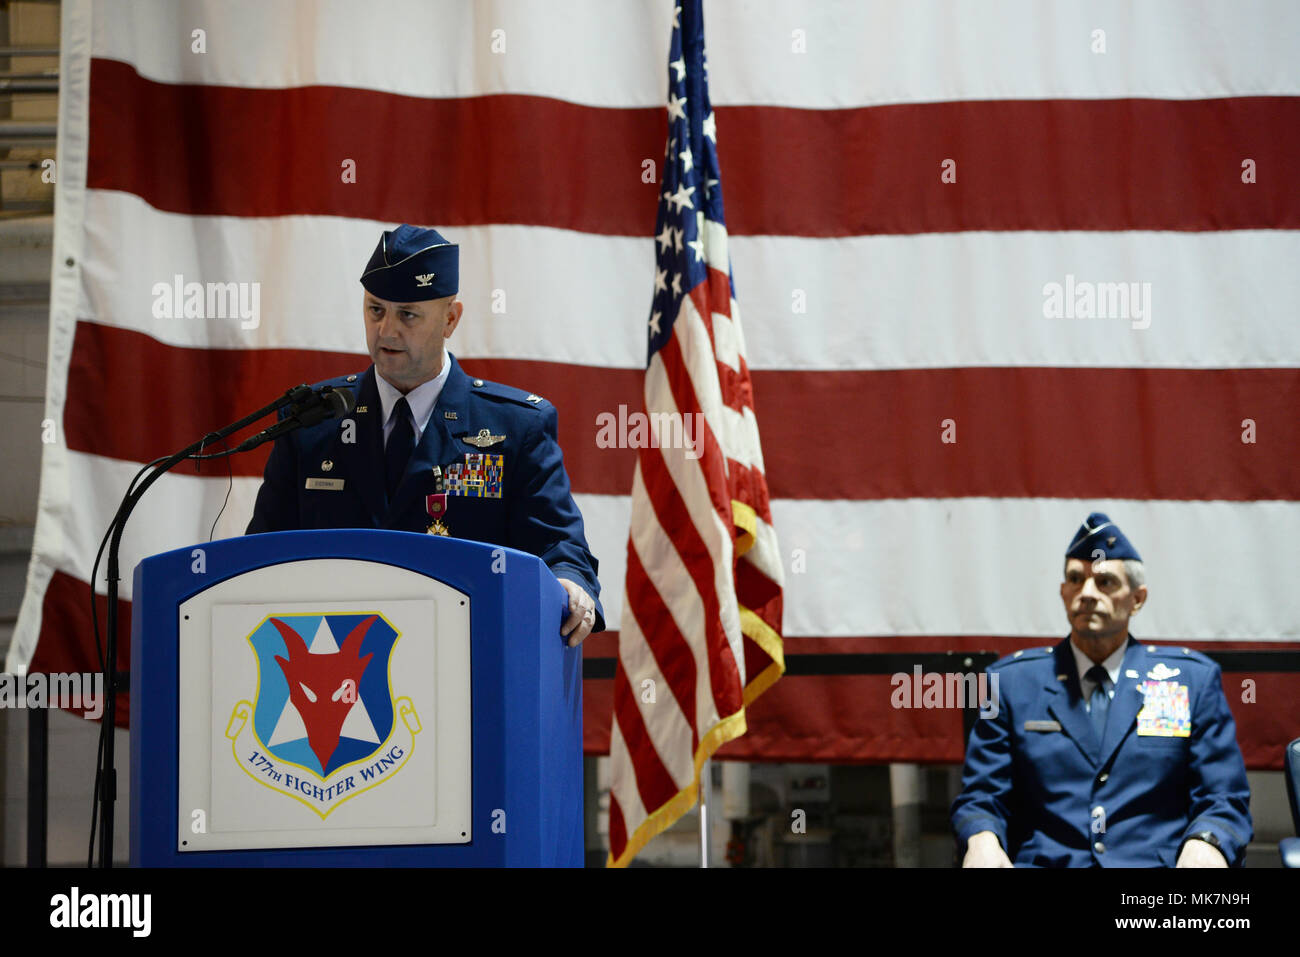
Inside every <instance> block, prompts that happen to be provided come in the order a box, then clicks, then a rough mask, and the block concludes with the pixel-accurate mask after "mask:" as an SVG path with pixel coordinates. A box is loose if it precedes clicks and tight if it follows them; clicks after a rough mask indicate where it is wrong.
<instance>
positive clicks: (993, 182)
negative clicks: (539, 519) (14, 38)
mask: <svg viewBox="0 0 1300 957" xmlns="http://www.w3.org/2000/svg"><path fill="white" fill-rule="evenodd" d="M704 14H705V22H706V24H707V27H708V37H707V39H708V50H709V65H710V74H709V83H710V92H711V96H712V101H713V106H714V111H713V112H714V116H715V121H716V135H717V154H718V162H719V167H720V171H721V177H722V179H723V182H724V183H725V188H726V200H727V205H726V224H727V227H728V231H729V237H730V238H729V245H728V248H729V253H730V261H731V264H732V269H733V272H734V277H735V284H736V289H737V291H738V298H739V302H740V305H741V307H742V309H743V314H744V321H745V329H744V333H745V344H746V346H747V359H748V369H749V371H750V375H751V377H752V384H753V394H754V409H755V410H756V412H757V416H758V421H759V423H760V425H761V429H762V437H763V447H762V455H763V464H764V467H765V473H766V479H767V484H768V488H769V491H770V494H771V515H772V520H773V526H774V528H775V530H776V533H777V536H778V539H779V541H780V549H781V556H780V557H781V561H782V564H783V566H784V580H785V591H784V599H785V614H784V634H785V655H786V659H787V663H789V662H792V661H794V660H795V656H812V655H823V654H834V653H843V652H872V651H882V652H883V651H918V650H919V651H930V650H948V649H958V650H974V649H988V650H994V651H1008V650H1011V649H1015V648H1020V647H1024V646H1026V645H1027V644H1030V643H1032V644H1044V643H1051V642H1055V641H1057V640H1059V638H1060V636H1062V635H1063V634H1064V633H1065V631H1066V623H1065V616H1064V612H1063V610H1062V609H1061V607H1060V600H1059V598H1058V596H1057V583H1058V582H1059V580H1060V578H1059V576H1060V568H1061V563H1062V553H1063V551H1064V549H1065V546H1066V544H1067V543H1068V541H1069V539H1070V536H1071V533H1072V532H1073V531H1074V529H1075V528H1077V527H1078V525H1079V522H1080V521H1081V520H1082V519H1083V517H1084V516H1085V515H1087V514H1088V513H1089V512H1091V511H1093V510H1102V511H1106V512H1108V513H1109V514H1110V515H1111V516H1112V518H1114V519H1115V520H1116V521H1117V522H1118V523H1119V524H1120V525H1121V526H1122V527H1123V528H1124V529H1125V531H1126V532H1127V533H1128V535H1129V536H1130V537H1131V538H1132V540H1133V541H1134V542H1135V543H1136V544H1137V545H1138V547H1139V548H1140V549H1141V551H1142V553H1143V555H1144V557H1145V558H1146V560H1147V566H1148V576H1149V584H1150V587H1151V599H1150V602H1149V604H1148V606H1147V608H1146V609H1144V610H1143V611H1142V613H1141V614H1140V615H1139V616H1138V618H1137V620H1136V623H1135V627H1134V633H1135V634H1136V635H1137V636H1138V637H1140V638H1142V639H1150V640H1157V641H1174V642H1179V643H1187V644H1191V645H1193V646H1196V647H1207V646H1213V647H1295V644H1296V642H1297V641H1298V640H1300V633H1298V628H1300V624H1298V623H1300V589H1298V588H1297V587H1296V586H1295V582H1294V577H1295V571H1296V568H1297V557H1298V556H1300V548H1298V547H1297V542H1300V504H1298V502H1297V500H1298V499H1300V468H1297V464H1296V463H1297V455H1296V449H1297V448H1300V421H1298V416H1297V408H1300V323H1298V322H1297V310H1296V303H1297V302H1300V270H1298V269H1297V268H1296V264H1297V262H1300V241H1298V240H1297V235H1298V234H1297V232H1296V230H1297V228H1298V227H1300V189H1298V188H1297V185H1296V184H1297V182H1300V159H1298V157H1300V95H1298V94H1300V58H1297V57H1296V56H1295V55H1294V54H1295V49H1296V41H1297V37H1300V7H1298V6H1297V5H1295V4H1294V3H1289V2H1281V0H1279V2H1245V3H1222V4H1212V3H1200V4H1194V5H1189V4H1187V3H1184V2H1181V0H1152V2H1147V3H1143V4H1129V3H1127V2H1122V0H1113V2H1097V3H1086V4H1084V3H1079V4H1040V3H1036V2H1030V0H1024V2H1003V3H994V4H978V5H977V4H963V3H955V2H954V3H935V2H907V3H902V2H900V3H873V2H856V0H844V2H833V0H828V2H822V3H817V4H805V3H800V2H782V0H763V2H743V0H735V2H712V3H706V4H705V6H704ZM63 15H64V36H63V57H64V59H63V73H62V78H61V97H60V111H61V112H60V138H59V166H58V187H57V189H58V192H57V208H56V217H55V218H56V223H55V247H56V255H55V259H54V264H53V273H52V286H51V290H52V292H51V296H52V305H51V334H50V353H49V358H50V362H49V386H48V399H47V405H48V408H47V413H46V414H47V416H48V417H49V418H51V419H53V420H54V422H55V423H57V425H58V438H59V441H58V442H55V443H52V444H50V445H48V446H47V447H46V448H45V452H44V459H43V465H42V478H41V499H40V513H39V520H38V526H37V531H36V539H35V549H34V557H33V561H32V565H31V571H30V576H29V582H28V588H27V593H26V596H25V600H24V604H23V608H22V613H21V617H20V619H19V623H18V627H17V631H16V634H15V639H14V643H13V645H12V647H11V651H10V655H9V658H8V661H7V665H8V667H9V668H10V669H11V670H13V669H21V668H24V667H31V668H33V669H46V670H82V669H89V668H93V667H95V664H96V656H95V653H94V650H93V646H92V640H91V629H90V613H89V607H88V604H89V603H88V600H87V582H88V581H89V579H90V569H91V563H92V561H93V558H94V553H95V548H96V546H97V544H98V541H99V538H100V536H101V535H102V534H103V531H104V529H105V527H106V526H107V524H108V521H109V519H110V517H111V515H112V513H113V510H114V508H115V506H116V503H117V501H118V499H119V497H120V496H121V494H122V492H123V490H124V488H125V487H126V484H127V482H128V481H129V479H130V477H131V475H132V474H133V473H134V472H135V470H136V469H137V468H138V465H139V463H142V462H147V461H149V460H150V459H152V458H154V457H156V456H159V455H162V454H165V453H167V452H170V451H172V450H175V449H178V448H180V447H182V446H183V445H185V444H187V443H188V442H190V441H192V440H194V439H195V438H197V437H198V436H200V435H202V434H204V433H205V432H207V431H209V430H210V429H212V428H214V427H216V426H218V425H221V424H224V423H226V422H229V421H233V420H234V419H236V418H237V417H238V416H239V415H241V414H243V413H244V412H246V411H248V410H249V409H252V408H255V407H257V406H259V405H261V404H262V403H264V402H266V401H268V400H269V399H270V398H271V397H272V396H274V395H277V394H279V393H280V392H282V391H283V390H284V389H285V388H286V387H288V386H289V385H292V384H296V383H298V382H303V381H308V382H310V381H315V380H319V379H322V378H325V377H327V376H332V375H335V374H339V373H341V372H347V371H356V370H359V369H361V368H364V366H365V363H366V359H365V356H364V338H363V332H362V323H361V315H360V289H359V288H358V284H357V282H356V279H357V277H358V276H359V275H360V271H361V266H362V265H363V263H364V262H365V259H366V257H367V255H368V254H369V252H370V250H371V249H372V248H373V246H374V243H375V242H376V239H377V237H378V235H379V232H380V230H381V229H383V228H385V227H387V226H391V225H392V224H394V223H397V222H403V221H406V222H417V223H427V224H433V225H436V226H437V227H438V228H439V229H441V230H443V231H444V232H445V233H446V234H447V235H449V236H451V237H453V238H454V239H456V240H458V241H459V242H460V244H461V250H462V254H461V255H462V278H461V295H462V298H463V300H464V301H465V304H466V308H465V312H466V319H465V321H464V322H462V323H461V325H460V328H458V329H457V331H456V335H455V336H454V338H453V339H452V340H451V346H452V349H453V351H454V352H455V353H456V354H457V355H458V356H459V357H460V358H461V359H462V360H463V361H464V364H465V366H466V368H467V369H469V370H470V371H472V372H473V373H474V374H476V375H480V376H483V377H485V378H491V379H496V380H499V381H504V382H509V383H512V384H515V385H518V386H521V387H524V388H527V389H531V390H533V391H536V392H538V393H540V394H542V395H544V396H546V397H547V398H549V399H550V400H551V401H553V402H554V403H555V405H556V406H557V407H558V409H559V410H560V431H561V436H560V437H561V441H562V444H563V447H564V450H565V458H566V463H567V466H568V469H569V473H570V476H571V478H572V482H573V486H574V489H575V493H576V497H577V500H578V503H579V505H580V506H581V508H582V511H583V513H584V515H585V517H586V519H587V527H588V532H589V537H590V539H591V543H592V547H593V550H594V552H595V553H596V555H597V556H598V557H599V559H600V562H601V568H600V574H601V580H602V584H603V595H602V597H603V600H604V603H605V612H606V618H607V620H608V621H609V622H610V623H611V625H616V624H617V623H618V622H620V621H621V620H623V608H622V603H623V602H622V596H623V592H624V588H623V586H624V582H625V577H626V572H627V554H628V540H629V516H630V514H631V501H632V499H631V495H630V490H631V488H632V480H633V474H634V471H635V468H636V463H637V450H636V449H633V448H603V447H601V446H600V445H599V444H598V443H597V441H596V435H597V418H598V416H600V415H601V414H602V413H617V411H618V410H619V407H620V406H621V405H622V406H626V407H627V408H628V409H638V408H640V407H641V403H642V398H643V388H644V386H645V382H646V375H647V372H646V328H647V327H646V322H647V318H648V316H649V309H648V305H649V298H650V296H649V293H650V288H651V287H650V285H649V284H650V282H651V280H652V279H653V277H654V276H655V273H656V269H657V268H658V267H657V265H656V240H655V238H654V226H655V217H656V210H657V205H658V203H659V200H660V194H661V192H662V186H663V184H662V182H661V177H662V172H663V170H662V165H661V164H662V158H663V156H664V145H665V142H664V141H665V128H666V123H665V119H666V111H665V97H666V89H665V80H664V75H665V64H666V63H667V62H668V59H669V57H668V44H669V42H670V37H671V35H672V20H673V16H674V10H673V4H672V2H671V0H625V2H620V3H608V2H604V0H564V2H554V3H545V4H542V3H532V2H526V0H514V2H505V0H502V2H477V3H473V4H471V3H461V2H455V0H445V2H428V0H418V2H417V0H409V2H401V0H395V2H376V3H370V4H355V3H351V2H319V3H306V2H303V3H288V2H286V3H276V4H266V3H262V2H254V0H237V2H228V0H225V2H220V3H217V2H209V3H199V2H180V3H178V2H173V0H136V2H132V3H125V2H122V3H116V2H97V3H91V2H88V0H65V2H64V3H63ZM647 161H651V162H652V164H653V165H654V175H647V172H646V171H647V169H648V167H647V165H646V163H647ZM176 277H181V281H182V282H184V283H189V282H201V283H209V282H211V283H229V282H233V283H248V284H251V283H258V284H259V285H258V287H257V288H258V289H259V290H260V317H259V321H258V322H257V323H256V326H255V328H254V327H253V325H254V324H253V323H252V322H248V321H241V320H239V319H238V318H220V317H208V318H200V317H198V316H190V317H186V316H185V315H184V314H183V312H180V311H177V310H172V311H171V313H170V314H169V313H168V310H167V309H166V308H162V309H160V308H158V307H157V306H158V302H159V296H160V293H159V292H157V291H156V290H157V289H158V288H159V286H160V284H162V285H166V284H172V283H175V282H176V281H177V280H176ZM1107 283H1137V284H1138V285H1137V287H1134V288H1135V291H1138V292H1141V291H1142V290H1147V291H1149V292H1148V293H1147V294H1145V295H1139V296H1136V297H1135V298H1134V302H1133V303H1130V306H1132V307H1134V310H1133V311H1137V305H1136V304H1137V303H1139V302H1145V303H1146V304H1147V306H1148V307H1149V308H1146V309H1145V310H1142V312H1143V315H1141V316H1139V315H1133V316H1121V317H1118V318H1115V317H1112V318H1104V317H1100V316H1097V315H1096V314H1095V313H1096V312H1097V311H1098V310H1097V309H1096V308H1093V309H1092V312H1093V313H1094V314H1093V316H1092V317H1088V312H1089V308H1088V307H1085V305H1084V298H1083V294H1082V293H1081V292H1078V290H1083V289H1085V288H1087V289H1093V288H1096V289H1098V290H1100V289H1101V288H1102V287H1101V285H1100V284H1107ZM1053 284H1055V285H1056V286H1057V287H1060V289H1069V290H1070V291H1071V293H1072V294H1073V293H1076V292H1077V293H1078V299H1077V302H1076V298H1075V296H1074V295H1071V297H1070V302H1071V304H1074V305H1078V306H1079V308H1078V309H1073V308H1072V309H1069V310H1067V313H1068V314H1067V315H1059V314H1053V307H1052V300H1053V298H1054V296H1053V295H1052V294H1051V293H1050V290H1051V289H1052V288H1053ZM1148 284H1149V285H1148ZM1055 298H1056V299H1057V300H1058V301H1059V298H1060V297H1059V296H1056V297H1055ZM1089 298H1091V295H1089ZM1111 305H1114V303H1111ZM1102 311H1104V310H1102ZM263 461H264V459H263V458H262V457H261V456H258V455H249V456H243V457H240V458H238V459H236V460H234V461H233V462H232V466H233V468H234V479H233V490H232V492H231V495H230V501H229V504H228V505H227V506H226V508H225V510H224V512H222V513H221V517H220V519H219V521H218V522H217V526H216V535H217V536H218V537H221V536H224V535H234V534H239V533H240V532H241V531H242V529H243V527H244V525H245V523H246V521H247V518H248V516H249V514H250V513H251V508H252V502H253V498H254V495H255V492H256V488H257V485H258V481H259V476H260V473H261V469H262V465H263ZM226 490H227V478H226V475H225V472H224V470H223V469H218V468H211V469H205V470H204V471H203V472H202V473H201V474H196V473H195V471H194V470H193V469H192V468H189V469H182V470H178V472H177V474H175V475H173V476H169V477H168V478H165V479H164V480H162V481H161V482H159V483H158V485H157V486H155V488H154V489H153V490H152V491H151V493H150V495H149V496H148V498H147V499H146V500H145V503H144V505H143V506H142V507H141V509H139V510H137V515H136V517H135V518H134V519H133V521H132V524H131V526H130V528H129V529H128V532H127V535H126V537H125V543H124V551H123V569H124V570H129V569H130V568H132V567H133V565H134V563H135V562H136V561H137V560H138V559H139V558H140V557H142V556H144V555H146V554H150V553H153V552H158V551H162V550H166V549H171V548H175V547H178V546H181V545H185V544H189V543H192V542H195V541H198V540H202V539H205V538H206V537H207V535H208V532H209V527H210V525H211V523H212V522H213V519H214V517H216V516H217V514H218V512H219V511H220V509H221V506H222V502H223V500H224V499H225V497H226ZM123 586H124V595H123V597H124V599H127V600H129V598H130V580H129V576H128V577H127V578H126V580H124V582H123ZM97 587H98V589H99V591H100V592H102V591H103V584H102V582H101V583H100V584H99V585H98V586H97ZM101 600H102V599H101ZM102 620H103V618H102V614H101V622H102ZM125 624H126V617H125V616H124V617H123V627H124V629H125ZM124 634H125V631H124ZM123 648H124V649H125V648H126V645H125V644H124V645H123ZM585 653H586V654H587V655H588V656H589V657H595V658H601V659H605V660H607V661H609V660H612V659H614V658H616V656H617V653H618V652H617V638H616V636H615V635H613V634H607V635H602V636H596V637H594V638H592V639H590V640H589V641H588V643H587V645H586V651H585ZM804 660H805V661H806V660H808V659H804ZM797 670H800V669H794V668H793V667H792V668H791V673H790V674H787V675H786V676H785V677H784V678H782V679H781V680H780V681H778V682H776V683H775V684H774V685H773V686H772V687H771V688H769V689H768V690H767V691H766V692H765V693H764V694H763V695H762V696H761V697H759V698H758V699H757V700H756V701H754V702H753V704H752V706H751V707H749V708H748V709H747V712H748V713H747V723H748V733H747V734H746V735H744V736H743V737H740V738H738V739H736V740H734V741H731V742H729V743H728V744H726V745H725V746H724V747H723V748H722V750H721V751H720V752H719V753H720V755H721V756H731V757H737V758H740V757H748V758H763V759H773V760H795V759H797V760H804V761H886V760H916V761H947V762H952V761H958V760H960V757H961V753H962V742H961V735H960V717H959V715H957V714H956V713H955V712H953V711H951V710H925V709H918V710H902V709H900V710H895V709H893V708H892V707H891V705H890V697H891V690H892V687H891V682H890V680H889V678H888V677H887V676H873V677H862V676H854V675H839V676H825V675H823V676H799V675H798V674H796V673H795V672H796V671H797ZM801 670H803V671H810V670H811V671H816V670H818V669H816V668H803V669H801ZM822 670H831V669H822ZM612 672H613V669H612V668H611V669H610V673H612ZM1250 680H1253V681H1255V682H1256V684H1255V685H1254V686H1253V687H1252V688H1250V689H1243V688H1242V684H1243V682H1246V681H1250ZM614 684H615V681H614V680H612V679H610V678H603V679H600V680H589V681H588V682H587V684H586V688H585V693H586V697H585V701H586V715H585V719H586V721H585V734H586V746H587V748H588V750H589V751H591V752H604V751H606V750H607V749H608V748H609V745H610V726H611V713H612V701H613V689H614ZM1225 684H1226V686H1227V687H1228V691H1229V701H1230V703H1231V704H1232V706H1233V710H1234V712H1235V714H1236V716H1237V719H1238V729H1239V735H1240V737H1241V740H1242V744H1243V747H1244V750H1245V753H1246V757H1247V760H1248V762H1249V763H1250V764H1251V765H1252V766H1254V767H1276V766H1278V764H1279V761H1280V754H1281V745H1282V744H1283V742H1285V741H1286V740H1288V739H1289V738H1291V737H1293V736H1294V735H1295V733H1296V730H1297V728H1298V727H1300V695H1297V694H1296V693H1295V691H1296V681H1295V678H1294V676H1287V675H1273V676H1268V675H1263V674H1257V675H1256V674H1252V675H1241V674H1228V675H1226V676H1225Z"/></svg>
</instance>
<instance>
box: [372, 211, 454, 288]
mask: <svg viewBox="0 0 1300 957" xmlns="http://www.w3.org/2000/svg"><path fill="white" fill-rule="evenodd" d="M361 285H362V286H364V287H365V289H366V292H368V293H370V294H371V295H373V296H378V297H379V298H380V299H387V300H388V301H389V302H424V301H425V300H428V299H442V298H443V297H445V296H454V295H456V292H457V290H458V289H459V288H460V247H459V246H457V245H456V244H455V243H450V242H448V241H447V240H446V239H445V238H443V236H442V235H441V234H440V233H439V232H438V231H437V230H436V229H426V228H425V227H423V226H407V225H405V224H403V225H401V226H398V227H397V228H396V229H389V230H386V231H385V232H384V235H382V236H380V237H379V245H378V246H376V247H375V251H374V254H373V255H372V256H371V257H370V262H368V263H366V270H365V272H363V273H362V274H361Z"/></svg>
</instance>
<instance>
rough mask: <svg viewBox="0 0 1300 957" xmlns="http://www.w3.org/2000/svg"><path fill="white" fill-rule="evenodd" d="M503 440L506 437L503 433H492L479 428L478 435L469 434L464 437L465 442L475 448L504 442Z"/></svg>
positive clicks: (484, 447)
mask: <svg viewBox="0 0 1300 957" xmlns="http://www.w3.org/2000/svg"><path fill="white" fill-rule="evenodd" d="M505 440H506V437H505V436H504V435H493V434H492V433H491V432H490V431H489V430H487V429H479V430H478V435H469V436H466V437H465V442H467V443H468V444H470V445H472V446H474V448H476V449H486V448H491V447H492V446H494V445H496V444H497V443H499V442H504V441H505Z"/></svg>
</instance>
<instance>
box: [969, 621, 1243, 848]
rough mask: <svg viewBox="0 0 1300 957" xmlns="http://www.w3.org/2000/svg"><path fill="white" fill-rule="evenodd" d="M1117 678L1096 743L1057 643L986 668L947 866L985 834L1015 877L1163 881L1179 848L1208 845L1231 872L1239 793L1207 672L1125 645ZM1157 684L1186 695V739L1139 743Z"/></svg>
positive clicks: (1211, 670) (1068, 660)
mask: <svg viewBox="0 0 1300 957" xmlns="http://www.w3.org/2000/svg"><path fill="white" fill-rule="evenodd" d="M1119 674H1120V677H1119V681H1118V682H1117V683H1116V685H1115V691H1114V696H1113V697H1112V699H1111V703H1110V713H1109V716H1108V718H1107V722H1106V730H1105V739H1104V740H1102V741H1098V740H1097V735H1096V733H1095V732H1094V731H1093V728H1092V724H1091V721H1090V720H1089V714H1088V711H1087V709H1086V706H1085V703H1084V700H1083V697H1082V693H1081V691H1080V683H1079V675H1078V669H1077V667H1076V665H1075V660H1074V655H1073V653H1072V652H1071V650H1070V640H1069V639H1068V638H1067V639H1066V640H1065V641H1064V642H1062V643H1061V644H1059V645H1057V646H1056V647H1055V648H1039V649H1034V650H1032V651H1023V652H1016V653H1015V654H1014V655H1011V656H1009V657H1006V658H1002V659H1001V660H999V661H997V662H995V663H994V664H992V665H990V666H989V668H988V675H989V680H990V686H992V685H991V682H992V679H993V677H994V676H996V678H997V682H998V684H997V699H996V700H997V701H998V711H997V715H996V716H994V717H990V718H987V719H986V718H981V719H980V720H979V721H977V722H976V725H975V728H974V730H973V731H972V732H971V736H970V743H969V747H968V750H967V752H966V767H965V771H964V773H963V776H962V792H961V794H960V795H959V796H958V797H957V799H956V801H954V802H953V806H952V824H953V830H954V831H955V833H956V835H957V840H958V845H959V849H960V851H961V853H963V854H964V853H965V850H966V842H967V841H968V840H969V839H970V838H971V836H972V835H974V834H977V833H979V832H980V831H992V832H993V833H994V834H996V835H997V836H998V839H999V840H1000V841H1001V843H1002V846H1003V848H1004V849H1005V850H1006V852H1007V856H1008V857H1010V858H1011V860H1012V862H1013V863H1014V864H1016V865H1017V866H1030V867H1088V866H1103V867H1172V866H1174V864H1175V863H1176V862H1177V859H1178V854H1179V852H1180V850H1181V848H1182V844H1183V841H1184V840H1186V839H1187V838H1188V837H1190V836H1192V835H1195V834H1199V833H1202V832H1207V831H1208V832H1210V833H1211V834H1213V835H1214V836H1215V838H1217V840H1218V844H1219V847H1220V850H1221V851H1222V852H1223V855H1224V857H1226V858H1227V860H1228V863H1229V864H1239V863H1240V862H1241V857H1242V855H1243V853H1244V852H1245V849H1246V845H1247V844H1248V843H1249V842H1250V839H1251V837H1252V836H1253V833H1254V832H1253V826H1252V823H1251V817H1250V790H1249V787H1248V785H1247V783H1246V767H1245V763H1244V762H1243V761H1242V757H1241V751H1240V749H1239V748H1238V746H1237V733H1236V726H1235V723H1234V722H1233V720H1232V713H1231V712H1230V711H1229V710H1228V702H1227V699H1226V698H1225V696H1224V693H1223V685H1222V682H1221V678H1220V671H1219V666H1218V665H1216V664H1215V663H1214V662H1213V661H1211V660H1210V659H1209V658H1207V657H1206V656H1205V655H1202V654H1200V653H1199V652H1196V651H1190V650H1187V649H1185V648H1178V647H1172V648H1171V647H1161V646H1155V645H1140V644H1138V643H1137V642H1136V641H1134V640H1133V638H1132V637H1130V638H1129V641H1128V646H1127V649H1126V651H1125V654H1124V662H1123V665H1122V666H1121V667H1120V673H1119ZM1153 682H1154V683H1155V684H1154V685H1153V684H1152V683H1153ZM1161 683H1163V685H1164V689H1163V690H1164V691H1170V692H1174V693H1179V692H1177V688H1178V686H1180V685H1181V686H1183V688H1185V690H1186V701H1187V708H1186V712H1187V716H1188V717H1189V719H1190V727H1188V728H1187V729H1186V730H1187V734H1186V736H1164V735H1160V734H1152V733H1139V732H1140V731H1147V732H1149V731H1151V730H1152V722H1151V721H1150V720H1149V719H1148V718H1147V717H1146V713H1144V720H1142V721H1141V722H1140V721H1139V712H1141V710H1142V708H1143V706H1144V702H1145V701H1146V698H1147V695H1148V694H1150V693H1152V692H1153V691H1160V690H1161V689H1160V685H1161ZM1144 685H1146V686H1147V688H1146V690H1143V686H1144ZM1170 686H1172V687H1170ZM1094 693H1095V692H1094ZM1179 694H1180V693H1179ZM1098 809H1100V810H1098Z"/></svg>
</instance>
